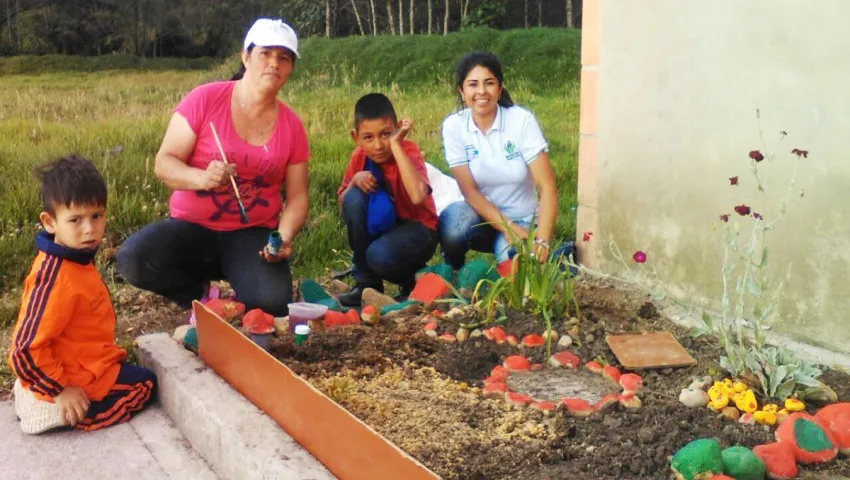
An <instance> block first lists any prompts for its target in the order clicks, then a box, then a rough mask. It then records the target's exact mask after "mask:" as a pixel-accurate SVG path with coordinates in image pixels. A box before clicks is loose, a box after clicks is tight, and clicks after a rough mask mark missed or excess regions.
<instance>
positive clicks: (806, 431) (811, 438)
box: [794, 418, 835, 452]
mask: <svg viewBox="0 0 850 480" xmlns="http://www.w3.org/2000/svg"><path fill="white" fill-rule="evenodd" d="M794 440H795V441H796V442H797V448H799V449H801V450H805V451H807V452H822V451H824V450H832V449H833V448H835V445H833V444H832V442H830V441H829V438H827V437H826V433H825V432H824V431H823V429H822V428H820V427H819V426H818V425H816V424H814V423H812V422H810V421H808V420H806V419H803V418H801V419H799V420H797V421H796V422H794Z"/></svg>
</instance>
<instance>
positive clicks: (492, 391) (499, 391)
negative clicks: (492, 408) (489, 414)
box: [481, 383, 508, 400]
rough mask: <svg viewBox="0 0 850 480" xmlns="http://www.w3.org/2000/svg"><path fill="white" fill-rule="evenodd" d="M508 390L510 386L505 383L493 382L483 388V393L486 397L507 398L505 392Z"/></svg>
mask: <svg viewBox="0 0 850 480" xmlns="http://www.w3.org/2000/svg"><path fill="white" fill-rule="evenodd" d="M507 391H508V386H507V385H505V384H504V383H492V384H490V385H487V386H486V387H484V389H483V390H481V393H482V394H483V395H484V398H497V399H500V400H504V399H505V392H507Z"/></svg>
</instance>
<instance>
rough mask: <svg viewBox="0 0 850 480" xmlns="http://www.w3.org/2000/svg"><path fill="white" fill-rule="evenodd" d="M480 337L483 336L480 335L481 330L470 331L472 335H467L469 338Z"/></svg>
mask: <svg viewBox="0 0 850 480" xmlns="http://www.w3.org/2000/svg"><path fill="white" fill-rule="evenodd" d="M482 335H484V334H483V333H481V329H479V328H476V329H475V330H473V331H472V333H470V334H469V338H478V337H480V336H482Z"/></svg>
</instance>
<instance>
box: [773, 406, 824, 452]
mask: <svg viewBox="0 0 850 480" xmlns="http://www.w3.org/2000/svg"><path fill="white" fill-rule="evenodd" d="M776 441H777V442H780V443H787V444H789V445H791V446H792V447H794V456H795V457H796V458H797V462H799V463H802V464H808V463H821V462H828V461H830V460H832V459H833V458H835V456H836V455H838V446H837V445H836V443H835V437H833V435H832V432H830V431H829V429H828V428H826V426H824V425H823V424H822V423H821V421H820V420H818V419H816V418H815V417H812V416H811V415H809V414H807V413H792V414H791V415H789V416H788V419H787V420H785V421H784V422H782V425H780V426H779V428H777V429H776Z"/></svg>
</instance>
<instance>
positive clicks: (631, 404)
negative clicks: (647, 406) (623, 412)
mask: <svg viewBox="0 0 850 480" xmlns="http://www.w3.org/2000/svg"><path fill="white" fill-rule="evenodd" d="M618 400H619V401H620V406H621V407H623V408H640V407H641V401H640V398H638V396H637V395H635V393H634V392H625V393H623V394H622V395H620V396H619V397H618Z"/></svg>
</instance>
